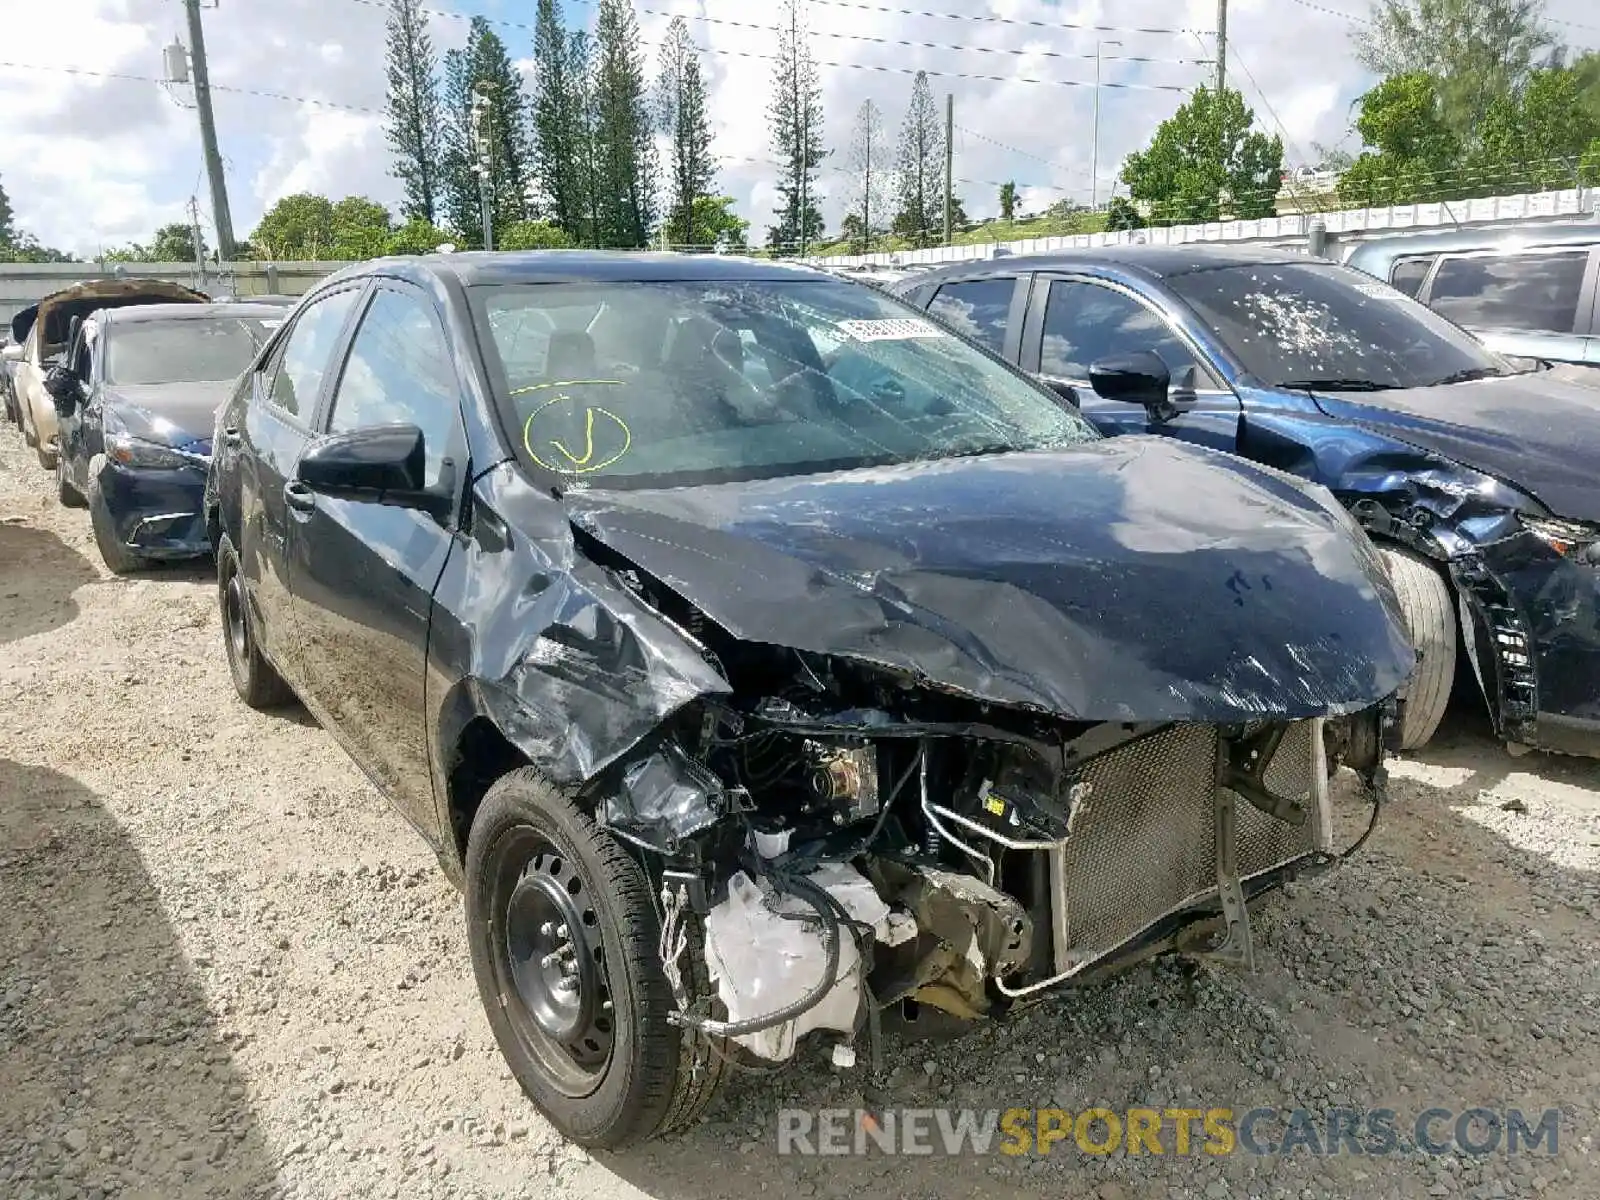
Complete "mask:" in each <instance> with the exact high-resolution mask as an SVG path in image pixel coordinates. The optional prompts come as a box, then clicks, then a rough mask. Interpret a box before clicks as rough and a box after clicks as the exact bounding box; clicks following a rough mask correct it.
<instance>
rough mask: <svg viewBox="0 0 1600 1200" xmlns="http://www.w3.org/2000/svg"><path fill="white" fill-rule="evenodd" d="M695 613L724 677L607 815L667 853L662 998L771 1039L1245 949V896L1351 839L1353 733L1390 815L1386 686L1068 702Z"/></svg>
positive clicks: (956, 1010) (775, 1042)
mask: <svg viewBox="0 0 1600 1200" xmlns="http://www.w3.org/2000/svg"><path fill="white" fill-rule="evenodd" d="M683 619H684V626H685V627H684V629H683V632H684V633H685V635H686V636H687V637H689V638H690V639H691V640H692V641H693V642H694V643H695V644H696V645H699V646H701V647H702V648H703V650H704V653H705V655H706V656H707V661H708V662H710V663H712V664H713V665H714V666H715V667H716V669H717V670H718V671H719V672H720V673H722V674H724V675H725V676H726V677H727V678H728V679H729V680H730V681H731V682H733V683H734V685H735V686H734V691H733V694H732V695H731V696H727V697H716V698H711V697H706V698H702V700H701V701H699V702H698V703H696V704H694V705H690V706H688V707H686V708H685V709H684V710H683V711H682V712H680V713H679V714H678V715H677V716H676V717H674V718H673V719H672V720H671V721H670V722H668V723H667V724H666V725H665V726H664V727H663V728H662V729H661V730H660V731H659V734H658V736H657V737H656V738H655V739H652V741H651V743H650V744H649V747H648V749H646V750H645V751H644V753H642V754H641V755H638V756H635V757H632V758H631V759H630V760H629V761H628V762H627V763H626V764H625V765H624V766H622V767H621V768H620V778H619V779H618V780H617V782H616V784H615V785H614V786H610V787H608V788H606V789H605V791H604V792H603V793H602V794H601V796H600V798H599V801H598V808H597V816H598V817H599V819H600V820H601V823H602V824H603V825H605V826H606V827H607V828H608V829H609V830H610V831H611V832H612V833H613V834H615V835H616V836H618V837H620V838H622V839H623V840H625V841H626V842H628V843H630V844H631V845H632V846H633V847H634V848H635V849H636V850H638V851H640V852H641V854H642V857H643V858H644V859H645V861H646V863H647V865H649V867H650V868H651V871H652V877H653V878H656V879H658V880H659V884H660V887H659V899H660V905H661V913H660V915H661V920H662V940H661V956H662V961H663V963H664V965H665V968H666V973H667V978H668V982H669V984H670V985H671V987H672V990H673V993H674V997H675V1000H676V1004H677V1012H676V1014H675V1015H674V1018H673V1019H674V1020H676V1021H678V1022H679V1023H681V1024H685V1025H689V1026H694V1027H697V1028H699V1029H701V1030H703V1031H704V1032H705V1033H707V1034H708V1035H711V1036H714V1037H722V1038H727V1039H729V1040H731V1041H732V1042H734V1043H736V1044H737V1045H739V1046H741V1047H743V1048H744V1049H745V1050H746V1051H748V1052H749V1053H750V1054H751V1055H753V1056H754V1057H756V1058H758V1059H763V1060H767V1061H781V1060H784V1059H787V1058H789V1057H791V1056H792V1055H793V1054H794V1053H795V1050H796V1046H797V1044H798V1043H799V1040H800V1039H801V1038H802V1037H804V1035H806V1034H807V1033H810V1032H813V1031H820V1032H821V1033H823V1034H824V1035H826V1036H828V1037H830V1038H832V1040H833V1041H834V1053H835V1059H836V1061H838V1062H841V1063H849V1062H853V1061H854V1058H855V1047H854V1039H855V1038H856V1037H857V1036H858V1035H860V1034H861V1033H862V1032H863V1031H865V1032H866V1033H867V1035H868V1038H869V1041H870V1042H871V1048H872V1050H873V1052H874V1054H876V1052H877V1030H878V1022H879V1019H880V1014H881V1013H882V1012H884V1010H887V1009H889V1008H891V1006H900V1010H901V1012H907V1011H910V1012H917V1011H920V1010H925V1009H933V1010H938V1011H939V1012H940V1013H942V1014H947V1015H948V1016H949V1017H952V1018H956V1019H959V1020H963V1021H971V1020H976V1019H979V1018H984V1017H992V1016H999V1015H1001V1014H1002V1013H1003V1012H1004V1011H1005V1010H1006V1009H1008V1008H1010V1007H1011V1006H1013V1005H1016V1004H1019V1003H1026V1002H1029V1001H1032V1000H1036V999H1038V998H1041V997H1042V996H1044V995H1045V994H1047V993H1048V992H1049V991H1051V990H1052V989H1054V988H1057V987H1060V986H1064V985H1067V984H1070V983H1071V982H1073V981H1074V980H1078V979H1080V978H1082V977H1084V976H1085V975H1086V974H1087V973H1088V972H1090V970H1091V969H1093V968H1101V967H1106V966H1109V965H1112V964H1114V963H1116V962H1118V961H1120V960H1124V959H1128V958H1132V957H1134V956H1137V955H1140V954H1145V953H1149V952H1152V950H1159V949H1180V950H1187V951H1192V952H1196V953H1200V954H1204V955H1206V956H1208V957H1212V958H1215V959H1218V960H1220V961H1222V962H1225V963H1228V964H1231V965H1235V966H1238V967H1242V968H1246V969H1248V968H1250V967H1251V966H1253V950H1252V943H1251V936H1250V915H1249V911H1248V909H1247V901H1248V900H1249V899H1250V898H1251V897H1253V896H1255V895H1257V894H1259V893H1261V892H1263V891H1265V890H1267V889H1269V888H1272V887H1274V886H1277V885H1278V884H1280V883H1282V882H1283V881H1285V880H1286V879H1288V878H1291V877H1293V876H1294V875H1296V874H1298V873H1303V872H1309V871H1316V870H1321V869H1326V868H1327V867H1329V866H1331V865H1333V864H1334V863H1336V862H1337V861H1338V855H1336V854H1335V853H1334V850H1333V837H1332V829H1331V821H1330V811H1329V802H1328V777H1329V773H1330V769H1336V768H1337V765H1338V763H1339V762H1340V761H1343V762H1344V763H1345V764H1346V765H1350V766H1352V767H1353V768H1355V769H1357V770H1358V771H1359V772H1360V773H1362V774H1363V775H1364V777H1365V778H1366V779H1367V781H1368V783H1369V785H1370V786H1371V788H1372V796H1373V800H1374V814H1373V815H1374V819H1376V814H1377V803H1378V802H1379V799H1380V796H1381V786H1382V762H1381V760H1382V754H1383V751H1382V748H1381V746H1382V737H1381V734H1382V729H1381V725H1382V723H1383V721H1384V720H1386V719H1392V706H1389V707H1385V706H1379V707H1377V708H1374V709H1370V710H1367V711H1365V712H1363V713H1360V714H1357V715H1355V716H1352V717H1341V718H1333V719H1324V718H1313V719H1305V720H1295V721H1277V722H1274V721H1253V722H1249V723H1244V724H1238V725H1231V726H1219V725H1212V724H1203V723H1170V722H1169V723H1159V724H1134V723H1127V724H1122V723H1104V722H1101V723H1074V722H1066V721H1062V720H1060V719H1057V718H1054V717H1051V716H1047V715H1040V714H1032V713H1028V712H1024V711H1019V710H1015V709H1006V708H1002V707H1001V706H997V705H992V704H986V703H983V702H981V701H977V700H974V699H971V698H968V697H964V696H962V695H959V694H953V693H951V692H950V691H948V690H947V689H941V688H937V687H935V686H933V685H930V684H929V683H927V682H925V681H920V680H916V679H913V678H910V677H908V676H905V677H903V676H898V675H896V674H894V673H892V672H889V671H886V670H884V669H882V668H879V667H875V666H872V665H868V664H861V663H857V662H853V661H849V660H835V659H830V658H828V657H827V656H820V655H813V654H807V653H805V652H802V651H796V650H792V649H784V648H779V647H765V648H763V647H752V646H751V645H750V644H749V643H737V644H734V643H731V642H730V644H729V645H727V646H724V647H719V648H718V649H720V650H721V651H722V653H721V654H719V653H718V652H717V649H713V644H714V643H708V642H706V641H705V640H703V639H705V638H706V637H707V634H708V632H709V633H710V634H711V636H712V637H716V635H717V631H716V630H715V627H714V626H709V624H708V623H704V622H701V621H698V620H696V619H695V617H694V615H693V613H692V610H691V611H689V612H685V613H684V614H683ZM744 697H757V698H756V699H750V700H746V699H744ZM1363 840H1364V839H1363ZM1198 923H1204V925H1205V928H1204V929H1197V924H1198ZM1197 933H1198V934H1199V935H1200V936H1198V937H1197V936H1196V935H1197ZM697 955H703V969H702V968H701V965H700V964H699V963H696V962H694V961H693V960H694V958H695V956H697Z"/></svg>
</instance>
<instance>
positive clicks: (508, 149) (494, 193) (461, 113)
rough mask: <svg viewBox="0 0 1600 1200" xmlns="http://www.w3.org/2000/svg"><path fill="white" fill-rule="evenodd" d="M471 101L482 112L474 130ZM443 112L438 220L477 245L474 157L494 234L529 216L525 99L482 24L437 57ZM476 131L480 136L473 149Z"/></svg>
mask: <svg viewBox="0 0 1600 1200" xmlns="http://www.w3.org/2000/svg"><path fill="white" fill-rule="evenodd" d="M479 96H482V97H483V100H482V104H483V107H484V114H483V116H482V118H481V122H480V119H479V118H478V117H477V116H476V115H475V113H474V105H475V103H476V102H477V101H478V97H479ZM444 107H445V127H444V134H443V143H444V150H443V154H442V156H441V161H442V165H443V171H442V175H443V182H444V186H443V189H442V191H443V198H444V212H445V215H446V216H447V217H448V218H449V220H450V224H451V225H452V226H453V227H454V228H455V230H456V231H457V232H458V233H460V234H461V235H462V237H463V238H464V239H466V240H467V242H468V243H469V244H472V243H475V244H477V245H482V244H483V217H482V210H481V207H480V201H479V190H478V174H477V165H478V161H479V153H480V149H481V150H482V151H483V152H484V153H485V154H486V156H487V160H488V163H489V179H490V197H491V206H492V216H493V220H494V227H495V229H496V231H499V230H501V229H506V228H509V227H510V226H511V225H514V224H515V223H516V222H518V221H522V220H525V219H527V218H528V217H529V216H530V215H531V214H530V212H529V204H528V188H529V184H530V182H531V173H530V160H531V152H530V145H529V141H530V139H529V136H528V118H527V109H528V105H527V98H526V96H524V94H523V91H522V79H521V77H520V76H519V75H518V74H517V72H516V70H515V69H514V68H513V67H512V65H511V56H510V55H509V54H507V53H506V46H505V43H504V42H502V41H501V40H500V38H499V36H498V35H496V34H495V33H494V31H493V30H491V29H490V28H489V23H488V22H487V21H485V20H484V19H483V18H482V17H474V18H473V19H472V24H471V26H470V28H469V31H468V33H467V44H466V46H465V47H463V48H462V49H460V50H451V51H450V52H449V53H447V54H446V55H445V56H444ZM479 129H481V132H482V136H483V141H482V144H481V146H480V143H479V140H478V130H479Z"/></svg>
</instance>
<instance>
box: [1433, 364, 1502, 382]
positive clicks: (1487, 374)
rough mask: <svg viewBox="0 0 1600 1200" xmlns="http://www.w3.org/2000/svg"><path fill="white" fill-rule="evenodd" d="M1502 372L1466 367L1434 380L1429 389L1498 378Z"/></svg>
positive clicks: (1492, 369)
mask: <svg viewBox="0 0 1600 1200" xmlns="http://www.w3.org/2000/svg"><path fill="white" fill-rule="evenodd" d="M1503 374H1504V372H1503V371H1501V370H1500V368H1499V367H1468V368H1467V369H1466V370H1464V371H1456V372H1454V373H1452V374H1450V375H1446V376H1445V377H1444V378H1443V379H1435V380H1434V381H1433V382H1432V383H1430V384H1429V385H1428V386H1429V387H1444V386H1446V385H1447V384H1452V383H1471V382H1472V381H1473V380H1474V379H1491V378H1498V377H1499V376H1501V375H1503Z"/></svg>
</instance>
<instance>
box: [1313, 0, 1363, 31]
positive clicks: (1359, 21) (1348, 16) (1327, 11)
mask: <svg viewBox="0 0 1600 1200" xmlns="http://www.w3.org/2000/svg"><path fill="white" fill-rule="evenodd" d="M1294 3H1296V4H1298V5H1299V6H1300V7H1301V8H1309V9H1310V10H1311V11H1312V12H1315V13H1322V14H1323V15H1324V16H1328V17H1339V18H1340V19H1341V20H1345V21H1349V22H1350V23H1351V24H1353V25H1370V24H1371V22H1370V21H1368V20H1367V19H1366V18H1365V17H1358V16H1356V15H1355V14H1354V13H1347V12H1340V11H1339V10H1338V9H1336V8H1329V7H1327V5H1324V4H1317V3H1316V2H1315V0H1294Z"/></svg>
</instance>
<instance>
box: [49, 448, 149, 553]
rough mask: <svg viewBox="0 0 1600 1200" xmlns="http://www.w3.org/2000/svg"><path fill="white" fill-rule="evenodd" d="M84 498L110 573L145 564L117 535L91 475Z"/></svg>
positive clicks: (90, 522)
mask: <svg viewBox="0 0 1600 1200" xmlns="http://www.w3.org/2000/svg"><path fill="white" fill-rule="evenodd" d="M41 456H42V452H41ZM86 500H87V503H88V506H89V528H90V529H91V530H92V531H93V532H94V544H95V545H96V546H97V547H98V548H99V550H100V557H101V558H103V559H104V560H105V564H106V566H107V567H108V568H109V569H110V571H111V573H112V574H113V575H127V574H129V573H131V572H133V571H137V570H139V569H140V568H141V567H143V566H145V565H146V564H145V560H144V559H143V558H141V557H140V556H139V555H137V554H135V553H134V552H133V551H132V550H130V549H128V547H127V546H125V545H124V544H123V542H122V539H121V538H119V537H118V536H117V530H116V525H115V523H114V522H113V521H112V519H111V510H110V509H109V508H107V507H106V498H105V496H103V495H102V494H101V492H100V484H99V483H98V482H97V481H96V480H95V479H94V478H93V477H92V476H91V477H90V479H89V494H88V496H87V497H86Z"/></svg>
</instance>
